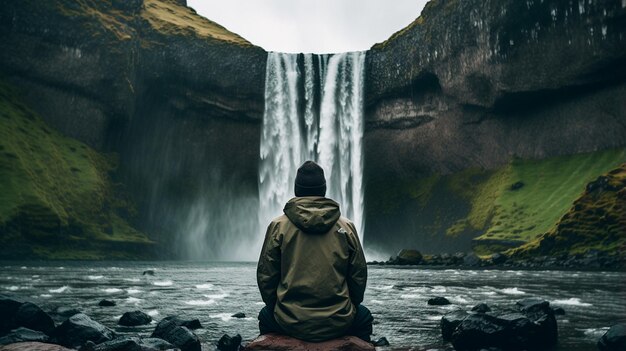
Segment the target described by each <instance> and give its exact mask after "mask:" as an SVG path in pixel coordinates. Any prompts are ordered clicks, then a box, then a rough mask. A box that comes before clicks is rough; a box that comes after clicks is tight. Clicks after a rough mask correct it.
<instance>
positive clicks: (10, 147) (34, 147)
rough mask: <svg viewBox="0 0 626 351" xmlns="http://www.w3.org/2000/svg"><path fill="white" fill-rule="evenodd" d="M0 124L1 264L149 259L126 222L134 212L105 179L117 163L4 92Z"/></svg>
mask: <svg viewBox="0 0 626 351" xmlns="http://www.w3.org/2000/svg"><path fill="white" fill-rule="evenodd" d="M0 119H1V123H0V140H1V141H0V188H1V189H2V190H1V191H0V257H2V258H16V259H26V258H46V259H51V258H52V259H101V258H110V259H111V258H113V259H114V258H118V259H122V258H123V259H129V258H130V259H136V258H152V257H155V250H154V242H153V241H151V240H150V239H148V237H147V236H146V235H145V234H142V233H140V232H138V231H137V230H135V229H133V228H132V226H131V225H129V224H128V222H127V220H129V219H132V214H133V212H134V207H133V205H132V203H130V202H129V201H128V199H126V198H125V197H124V196H123V195H120V192H121V190H122V189H118V188H117V186H116V184H115V183H114V182H113V181H112V179H111V177H110V174H111V172H113V171H114V170H115V167H116V162H115V159H113V158H111V157H107V156H104V155H102V154H100V153H98V152H96V151H94V150H93V149H92V148H90V147H89V146H87V145H85V144H84V143H81V142H79V141H77V140H75V139H71V138H68V137H65V136H63V135H61V134H60V133H59V132H57V131H56V130H54V129H53V128H51V127H49V126H48V125H47V124H46V123H45V122H44V121H43V120H42V119H41V118H40V117H39V116H38V115H37V114H36V113H35V112H33V111H32V110H30V109H29V108H28V107H26V106H25V105H24V104H23V103H21V102H20V98H19V96H18V95H17V93H16V92H15V91H14V90H13V89H11V88H10V87H9V86H7V85H6V84H0Z"/></svg>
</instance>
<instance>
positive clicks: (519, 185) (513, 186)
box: [509, 181, 526, 191]
mask: <svg viewBox="0 0 626 351" xmlns="http://www.w3.org/2000/svg"><path fill="white" fill-rule="evenodd" d="M524 185H526V184H524V182H521V181H520V182H515V183H513V184H511V187H510V188H509V189H511V190H512V191H515V190H519V189H521V188H523V187H524Z"/></svg>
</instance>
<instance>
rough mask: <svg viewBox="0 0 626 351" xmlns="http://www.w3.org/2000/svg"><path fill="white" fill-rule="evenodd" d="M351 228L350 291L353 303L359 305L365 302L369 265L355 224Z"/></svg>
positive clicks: (349, 235) (350, 224) (350, 225)
mask: <svg viewBox="0 0 626 351" xmlns="http://www.w3.org/2000/svg"><path fill="white" fill-rule="evenodd" d="M349 227H350V230H351V233H349V234H348V238H349V241H350V246H351V249H353V251H352V252H351V254H350V265H349V267H348V277H347V280H348V289H349V290H350V299H351V300H352V303H353V304H354V305H359V304H361V302H363V296H364V295H365V286H366V285H367V263H366V262H365V254H364V253H363V247H362V246H361V243H360V242H359V237H358V234H357V232H356V228H355V227H354V224H352V223H349Z"/></svg>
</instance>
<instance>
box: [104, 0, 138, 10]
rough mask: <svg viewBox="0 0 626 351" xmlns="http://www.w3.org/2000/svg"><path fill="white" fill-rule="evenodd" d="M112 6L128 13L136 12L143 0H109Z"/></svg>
mask: <svg viewBox="0 0 626 351" xmlns="http://www.w3.org/2000/svg"><path fill="white" fill-rule="evenodd" d="M111 5H113V7H114V8H116V9H118V10H122V11H127V12H130V13H137V12H139V11H140V10H141V6H142V5H143V0H111Z"/></svg>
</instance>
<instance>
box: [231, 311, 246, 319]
mask: <svg viewBox="0 0 626 351" xmlns="http://www.w3.org/2000/svg"><path fill="white" fill-rule="evenodd" d="M231 317H233V318H246V314H245V313H243V312H239V313H235V314H233V315H232V316H231Z"/></svg>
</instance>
